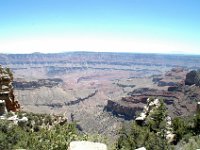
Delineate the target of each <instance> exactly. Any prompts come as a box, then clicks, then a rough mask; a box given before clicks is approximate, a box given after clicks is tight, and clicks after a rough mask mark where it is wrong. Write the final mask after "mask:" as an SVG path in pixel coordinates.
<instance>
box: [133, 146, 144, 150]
mask: <svg viewBox="0 0 200 150" xmlns="http://www.w3.org/2000/svg"><path fill="white" fill-rule="evenodd" d="M135 150H146V148H145V147H140V148H137V149H135Z"/></svg>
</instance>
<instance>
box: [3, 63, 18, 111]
mask: <svg viewBox="0 0 200 150" xmlns="http://www.w3.org/2000/svg"><path fill="white" fill-rule="evenodd" d="M12 82H13V75H12V72H11V71H10V69H8V68H3V67H2V66H0V100H1V101H5V106H6V109H7V111H14V112H16V111H18V110H19V109H20V105H19V103H18V101H15V96H14V94H13V86H12ZM2 107H3V104H2ZM2 110H3V108H2Z"/></svg>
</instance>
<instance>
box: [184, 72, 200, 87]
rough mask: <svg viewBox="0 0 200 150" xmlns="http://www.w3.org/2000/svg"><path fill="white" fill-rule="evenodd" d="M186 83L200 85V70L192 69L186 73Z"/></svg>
mask: <svg viewBox="0 0 200 150" xmlns="http://www.w3.org/2000/svg"><path fill="white" fill-rule="evenodd" d="M185 84H186V85H193V84H195V85H196V86H200V70H197V71H196V70H192V71H190V72H189V73H187V75H186V79H185Z"/></svg>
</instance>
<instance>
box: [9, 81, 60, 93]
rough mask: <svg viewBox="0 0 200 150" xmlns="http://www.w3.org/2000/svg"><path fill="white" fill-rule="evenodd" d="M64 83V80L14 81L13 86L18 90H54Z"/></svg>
mask: <svg viewBox="0 0 200 150" xmlns="http://www.w3.org/2000/svg"><path fill="white" fill-rule="evenodd" d="M62 82H63V80H62V79H59V78H54V79H39V80H37V81H14V82H13V86H14V88H15V89H17V90H25V89H26V90H32V89H36V88H40V87H43V86H44V87H50V88H52V87H54V86H57V85H58V84H60V83H62Z"/></svg>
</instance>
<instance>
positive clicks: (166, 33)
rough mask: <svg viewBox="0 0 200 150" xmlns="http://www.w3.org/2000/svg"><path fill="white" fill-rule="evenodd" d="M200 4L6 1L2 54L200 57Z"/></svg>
mask: <svg viewBox="0 0 200 150" xmlns="http://www.w3.org/2000/svg"><path fill="white" fill-rule="evenodd" d="M199 8H200V1H199V0H1V1H0V53H1V52H3V53H31V52H36V51H37V52H45V53H47V52H62V51H84V50H86V51H114V52H117V51H119V52H148V53H186V54H200V28H199V27H200V9H199Z"/></svg>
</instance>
